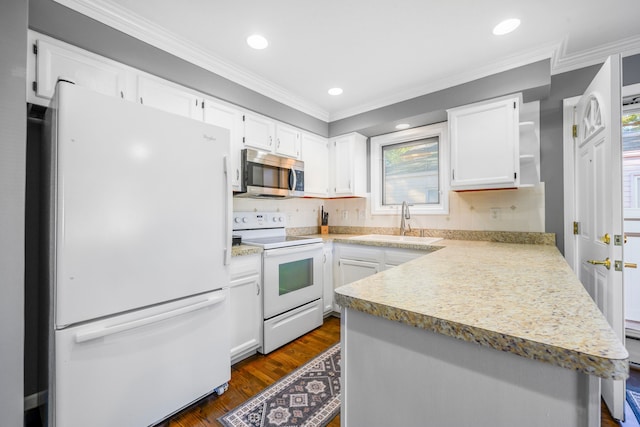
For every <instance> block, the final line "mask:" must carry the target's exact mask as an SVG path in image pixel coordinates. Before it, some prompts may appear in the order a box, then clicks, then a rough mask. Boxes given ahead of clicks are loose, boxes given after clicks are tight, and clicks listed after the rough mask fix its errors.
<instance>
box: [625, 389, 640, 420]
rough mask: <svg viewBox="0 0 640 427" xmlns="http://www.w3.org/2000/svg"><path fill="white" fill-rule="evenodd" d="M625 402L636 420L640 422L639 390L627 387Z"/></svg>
mask: <svg viewBox="0 0 640 427" xmlns="http://www.w3.org/2000/svg"><path fill="white" fill-rule="evenodd" d="M627 402H629V406H631V410H633V413H634V414H635V416H636V419H637V420H638V421H640V390H634V389H631V388H629V387H627Z"/></svg>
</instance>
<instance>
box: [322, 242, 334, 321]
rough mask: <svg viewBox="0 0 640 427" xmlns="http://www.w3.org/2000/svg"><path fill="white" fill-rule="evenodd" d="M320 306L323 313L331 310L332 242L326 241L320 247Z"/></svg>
mask: <svg viewBox="0 0 640 427" xmlns="http://www.w3.org/2000/svg"><path fill="white" fill-rule="evenodd" d="M322 284H323V292H322V306H323V307H324V314H328V313H331V312H332V311H333V243H331V242H326V243H325V244H324V247H323V248H322Z"/></svg>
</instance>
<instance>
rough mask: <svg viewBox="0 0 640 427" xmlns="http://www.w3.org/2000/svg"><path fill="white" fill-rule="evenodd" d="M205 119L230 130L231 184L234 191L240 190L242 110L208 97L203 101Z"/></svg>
mask: <svg viewBox="0 0 640 427" xmlns="http://www.w3.org/2000/svg"><path fill="white" fill-rule="evenodd" d="M203 114H204V115H203V120H204V121H205V122H206V123H210V124H212V125H215V126H220V127H221V128H225V129H227V130H229V138H230V141H231V159H230V162H231V185H232V187H233V190H234V191H239V190H240V175H241V173H242V166H241V161H240V150H242V148H243V146H242V136H241V129H242V112H241V111H240V110H238V109H236V108H234V107H231V106H229V105H226V104H223V103H221V102H218V101H216V100H213V99H210V98H206V99H204V101H203Z"/></svg>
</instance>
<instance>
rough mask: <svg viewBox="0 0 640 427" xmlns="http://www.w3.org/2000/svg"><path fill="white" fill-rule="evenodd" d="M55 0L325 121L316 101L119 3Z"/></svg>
mask: <svg viewBox="0 0 640 427" xmlns="http://www.w3.org/2000/svg"><path fill="white" fill-rule="evenodd" d="M54 1H55V2H57V3H59V4H61V5H63V6H66V7H68V8H70V9H72V10H74V11H76V12H78V13H81V14H83V15H86V16H88V17H90V18H92V19H95V20H96V21H98V22H101V23H103V24H105V25H107V26H109V27H112V28H114V29H116V30H119V31H122V32H123V33H125V34H128V35H130V36H132V37H135V38H136V39H138V40H141V41H143V42H145V43H148V44H150V45H152V46H155V47H157V48H159V49H162V50H164V51H166V52H168V53H170V54H172V55H175V56H177V57H179V58H181V59H184V60H186V61H188V62H191V63H192V64H194V65H197V66H199V67H202V68H204V69H206V70H208V71H211V72H213V73H215V74H218V75H219V76H221V77H224V78H226V79H228V80H230V81H232V82H234V83H237V84H239V85H242V86H244V87H246V88H248V89H251V90H254V91H256V92H258V93H260V94H261V95H265V96H267V97H269V98H271V99H273V100H275V101H278V102H281V103H283V104H285V105H288V106H289V107H292V108H295V109H296V110H299V111H302V112H303V113H306V114H308V115H310V116H312V117H315V118H317V119H319V120H322V121H325V122H328V120H329V113H328V112H327V111H326V110H324V109H322V108H320V107H319V106H317V105H316V104H314V103H310V102H308V101H307V100H305V99H302V98H300V97H298V96H296V95H294V94H292V93H291V92H290V91H287V90H286V89H284V88H282V87H280V86H278V85H276V84H274V83H273V82H271V81H268V80H266V79H264V78H263V77H260V76H258V75H256V74H254V73H251V72H249V71H247V70H246V69H243V68H241V67H238V66H236V65H235V64H233V63H230V62H228V61H225V60H223V59H221V58H219V57H217V56H215V55H212V54H211V53H208V52H206V51H205V50H203V49H202V48H200V47H198V46H196V45H194V44H193V42H190V41H188V40H186V39H184V38H181V37H179V36H177V35H176V34H174V33H172V32H170V31H168V30H166V29H165V28H164V27H162V26H159V25H157V24H155V23H153V22H151V21H149V20H147V19H145V18H143V17H141V16H139V15H137V14H133V13H131V12H129V11H127V10H126V9H124V8H122V7H120V6H118V5H115V4H113V3H110V2H108V1H105V0H54Z"/></svg>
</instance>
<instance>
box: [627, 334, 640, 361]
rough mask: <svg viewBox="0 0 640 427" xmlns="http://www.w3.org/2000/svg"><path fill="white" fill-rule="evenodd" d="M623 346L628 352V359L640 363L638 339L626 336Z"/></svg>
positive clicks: (639, 341)
mask: <svg viewBox="0 0 640 427" xmlns="http://www.w3.org/2000/svg"><path fill="white" fill-rule="evenodd" d="M625 346H626V347H627V351H628V352H629V361H630V362H631V363H634V364H638V365H640V340H639V339H637V338H632V337H629V336H628V337H627V338H626V339H625Z"/></svg>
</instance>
